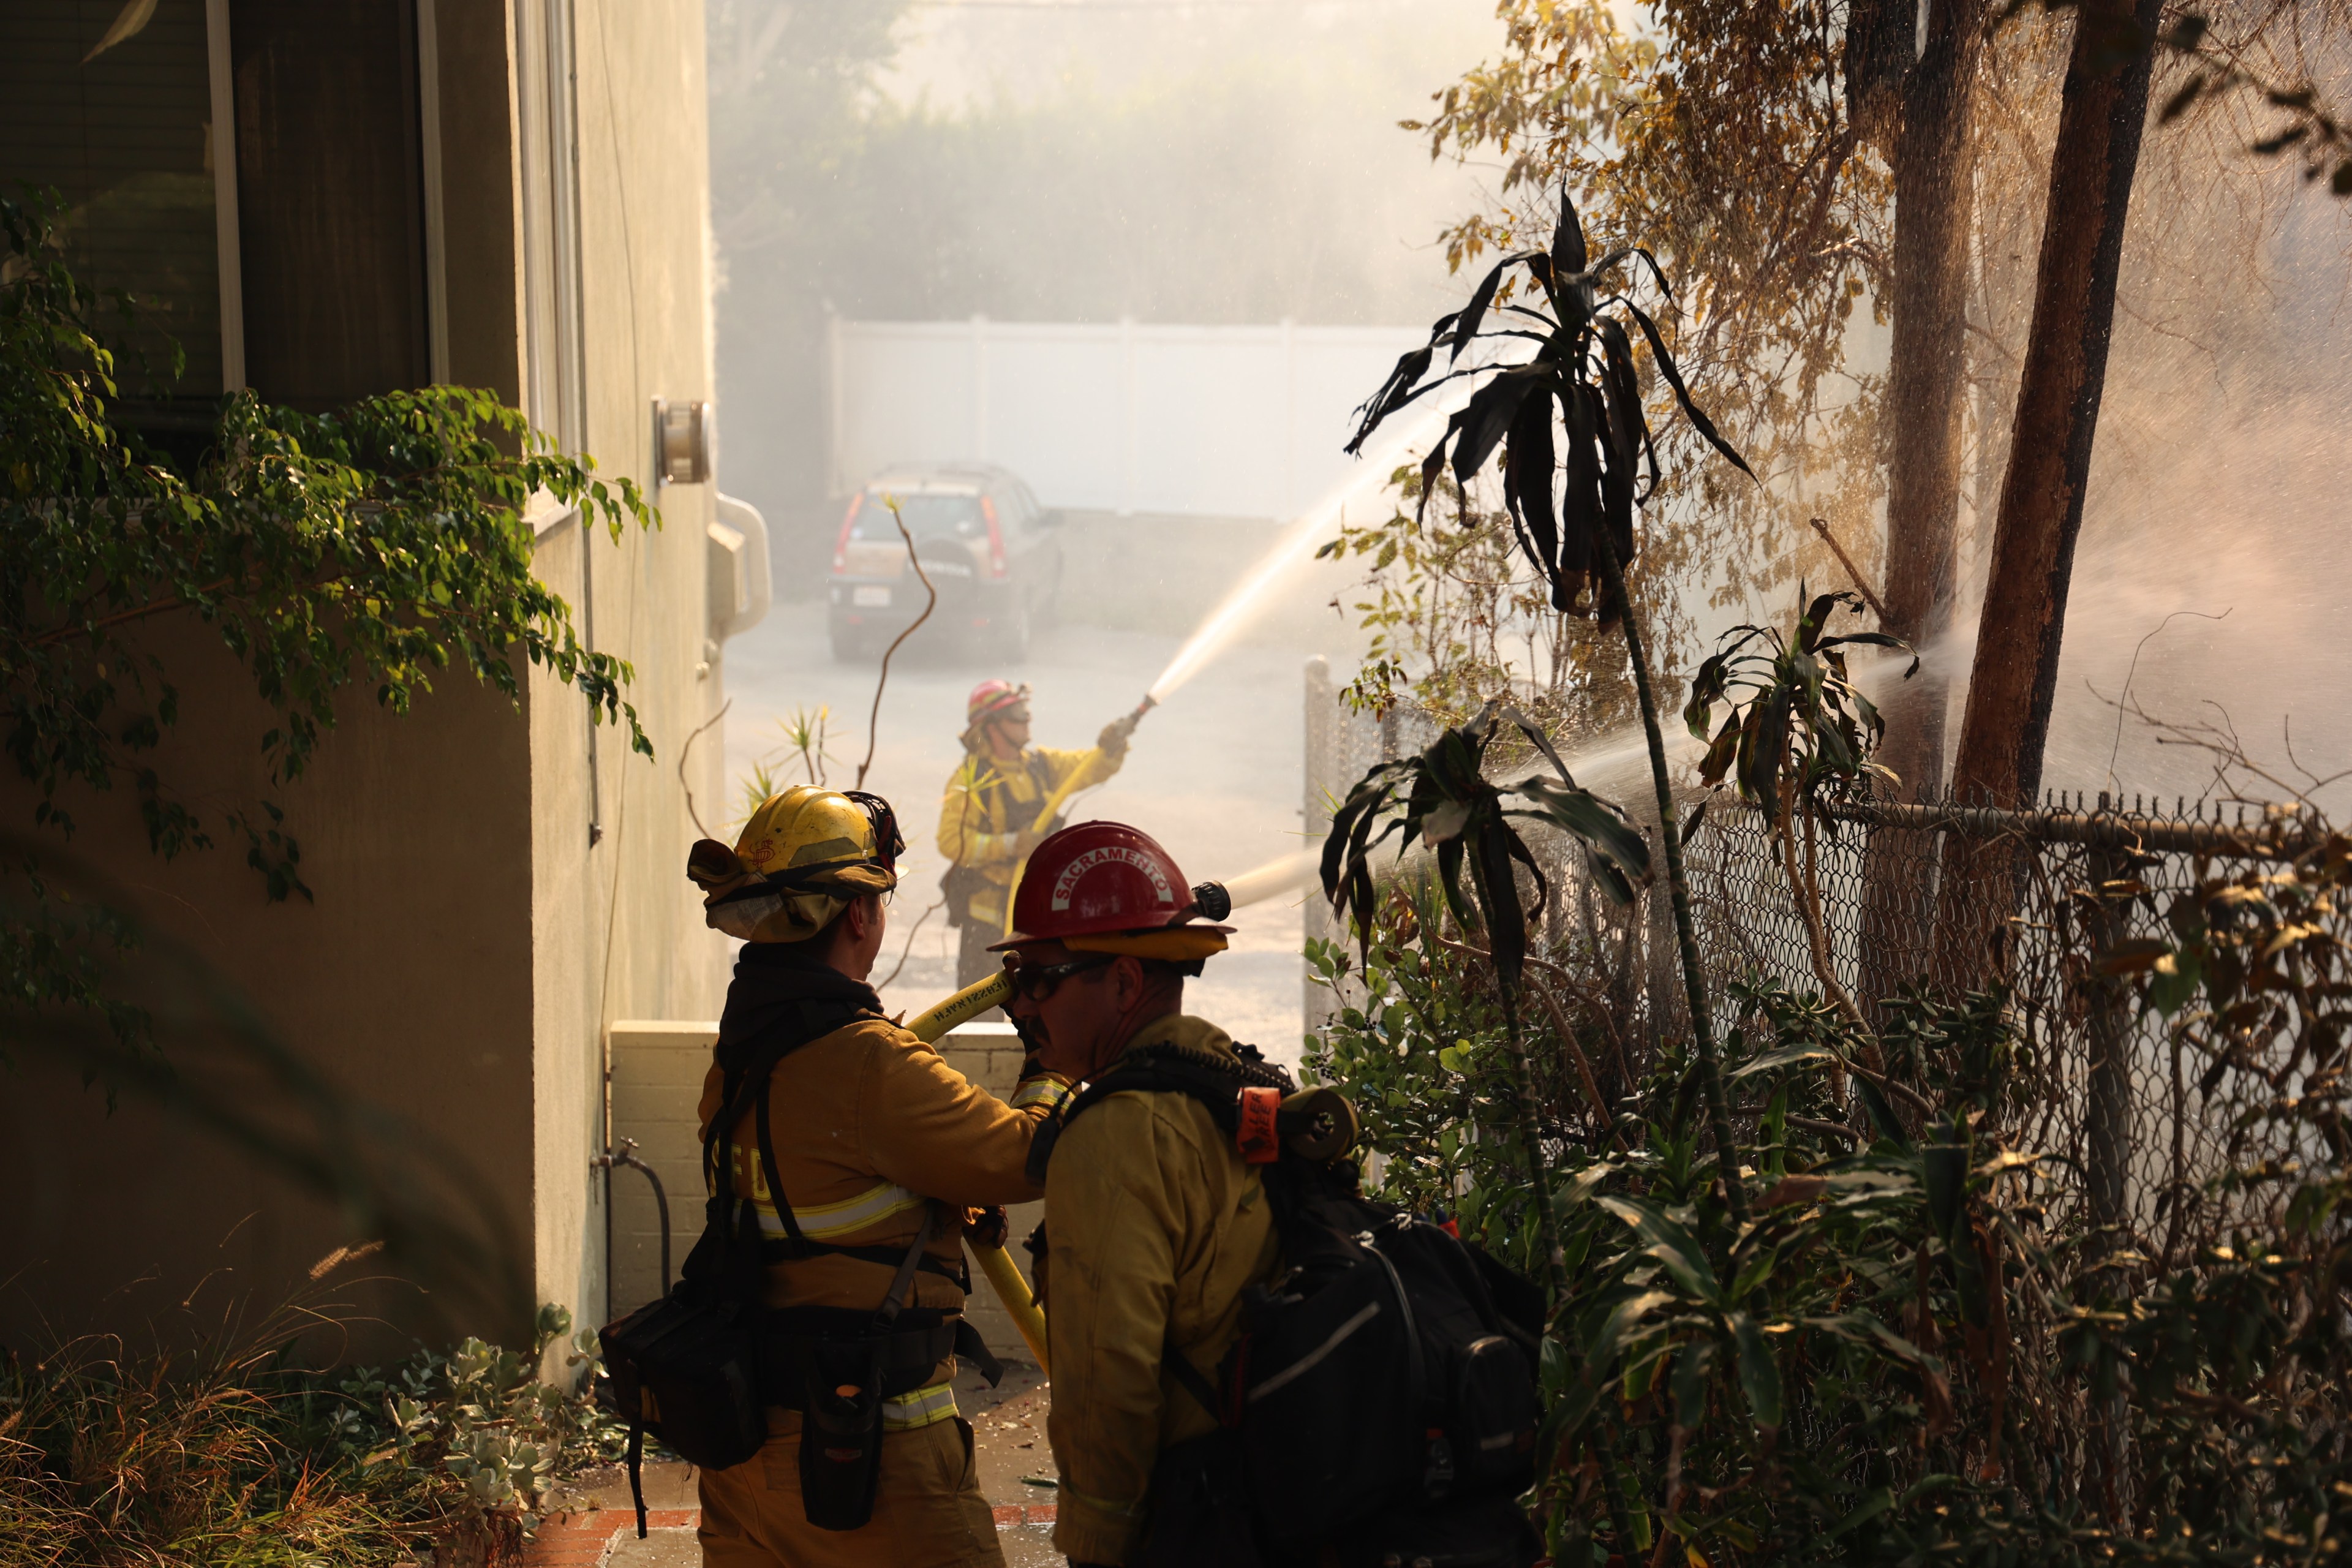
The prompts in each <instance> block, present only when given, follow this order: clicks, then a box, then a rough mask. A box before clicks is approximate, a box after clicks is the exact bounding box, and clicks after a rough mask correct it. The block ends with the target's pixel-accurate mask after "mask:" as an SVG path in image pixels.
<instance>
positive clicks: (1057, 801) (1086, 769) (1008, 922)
mask: <svg viewBox="0 0 2352 1568" xmlns="http://www.w3.org/2000/svg"><path fill="white" fill-rule="evenodd" d="M1101 755H1102V748H1101V747H1099V746H1097V747H1096V748H1095V749H1094V750H1092V751H1090V752H1087V756H1086V760H1085V761H1084V762H1082V763H1079V764H1078V765H1077V766H1076V767H1075V768H1072V769H1071V770H1070V776H1069V777H1068V778H1066V779H1064V780H1063V781H1062V782H1061V784H1060V785H1059V786H1058V787H1057V788H1056V789H1055V791H1054V793H1053V794H1051V795H1047V796H1046V797H1045V805H1044V806H1043V807H1042V808H1040V809H1039V811H1038V813H1037V820H1036V821H1034V822H1033V823H1031V824H1030V825H1029V831H1030V832H1032V833H1043V832H1044V831H1045V825H1046V824H1047V823H1049V822H1051V821H1053V820H1054V814H1055V812H1057V811H1059V810H1061V809H1062V803H1063V802H1064V801H1066V800H1067V799H1069V798H1070V794H1071V789H1072V786H1073V785H1075V784H1076V783H1077V782H1078V781H1079V780H1080V779H1082V778H1084V777H1086V776H1087V773H1090V772H1092V771H1093V769H1094V765H1095V759H1096V758H1097V757H1099V756H1101ZM1028 869H1029V862H1028V861H1026V860H1024V861H1022V862H1021V864H1019V865H1018V866H1015V867H1014V868H1013V880H1012V881H1010V882H1008V883H1006V884H1005V887H1004V934H1005V935H1007V936H1011V935H1012V934H1013V899H1014V897H1015V896H1017V895H1018V894H1019V893H1020V891H1021V879H1022V877H1023V875H1024V873H1026V872H1027V871H1028Z"/></svg>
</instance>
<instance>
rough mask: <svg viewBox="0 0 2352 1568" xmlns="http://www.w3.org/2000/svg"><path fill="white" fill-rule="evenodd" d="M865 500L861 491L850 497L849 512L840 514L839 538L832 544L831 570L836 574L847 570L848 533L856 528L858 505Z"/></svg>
mask: <svg viewBox="0 0 2352 1568" xmlns="http://www.w3.org/2000/svg"><path fill="white" fill-rule="evenodd" d="M865 499H866V496H865V493H864V492H863V491H860V492H859V493H858V494H856V495H854V496H851V497H850V498H849V510H847V511H845V512H844V513H842V516H841V537H840V538H838V539H836V540H835V541H834V542H833V569H834V570H835V571H836V572H846V571H848V570H849V534H850V531H851V530H852V529H854V528H856V526H857V508H858V504H859V503H860V502H862V501H864V500H865Z"/></svg>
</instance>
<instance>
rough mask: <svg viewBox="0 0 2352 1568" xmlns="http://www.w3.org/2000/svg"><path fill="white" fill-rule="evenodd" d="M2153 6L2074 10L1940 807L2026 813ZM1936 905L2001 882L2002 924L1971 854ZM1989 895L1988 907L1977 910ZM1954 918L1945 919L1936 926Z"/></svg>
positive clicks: (2111, 309)
mask: <svg viewBox="0 0 2352 1568" xmlns="http://www.w3.org/2000/svg"><path fill="white" fill-rule="evenodd" d="M2160 9H2161V0H2085V3H2084V5H2083V6H2082V7H2081V9H2079V10H2078V11H2077V12H2076V13H2075V19H2074V47H2073V52H2072V56H2071V58H2069V60H2068V62H2067V66H2066V81H2065V86H2064V88H2063V91H2062V96H2061V98H2060V100H2059V114H2058V138H2057V145H2056V147H2055V148H2054V150H2053V153H2052V154H2051V161H2050V195H2049V202H2048V207H2047V212H2046V216H2044V218H2043V220H2042V253H2041V258H2040V262H2039V265H2038V267H2037V268H2036V271H2035V277H2034V298H2033V324H2032V327H2031V328H2030V329H2029V331H2028V334H2027V339H2026V350H2025V369H2024V373H2023V374H2022V376H2021V379H2020V381H2019V384H2018V395H2017V413H2016V416H2015V421H2014V423H2013V425H2012V426H2011V434H2010V446H2009V470H2008V472H2007V474H2006V475H2005V476H2004V477H2003V479H2002V481H2001V488H2000V510H1999V511H1998V513H1997V514H1996V517H1995V521H1994V525H1993V541H1992V563H1991V571H1990V575H1989V576H1988V578H1987V580H1986V584H1985V602H1984V610H1983V612H1982V615H1981V616H1980V617H1979V621H1978V626H1977V651H1976V662H1975V666H1974V668H1972V669H1971V671H1970V673H1969V700H1968V709H1967V714H1966V717H1965V718H1964V720H1963V721H1962V723H1961V727H1960V746H1959V752H1958V756H1957V757H1956V758H1955V759H1954V762H1953V768H1952V781H1953V785H1954V793H1955V794H1957V795H1960V796H1961V797H1962V798H1963V799H1966V800H1969V801H1970V802H1981V803H1984V804H1988V805H2003V806H2013V807H2026V806H2030V805H2032V802H2033V797H2034V796H2035V795H2037V794H2039V793H2040V790H2041V787H2042V745H2043V742H2045V741H2046V740H2047V739H2048V736H2049V732H2050V710H2051V704H2052V702H2053V700H2054V698H2055V696H2056V694H2057V687H2058V652H2059V643H2060V639H2061V636H2062V634H2063V631H2064V629H2065V621H2066V590H2067V584H2068V580H2069V578H2070V577H2071V575H2072V574H2073V571H2074V542H2075V539H2076V537H2077V536H2078V535H2079V534H2080V533H2081V531H2082V526H2083V496H2084V487H2085V484H2086V482H2087V480H2088V479H2089V477H2090V470H2091V443H2092V440H2093V437H2095V435H2096V434H2097V431H2098V424H2099V398H2100V395H2101V393H2102V392H2103V391H2104V390H2105V384H2106V372H2107V344H2108V342H2109V339H2110V336H2111V333H2112V329H2113V326H2114V323H2115V311H2116V279H2117V277H2118V276H2119V274H2120V272H2121V270H2122V264H2123V246H2124V225H2125V219H2126V216H2128V214H2129V211H2130V207H2131V187H2132V176H2133V174H2134V173H2135V172H2136V171H2137V168H2138V166H2139V144H2140V133H2141V132H2142V131H2143V129H2145V127H2146V125H2147V95H2148V85H2149V81H2150V79H2151V77H2152V76H2153V74H2154V70H2155V56H2154V50H2153V48H2152V47H2151V40H2152V39H2153V37H2154V36H2155V31H2156V25H2157V20H2158V15H2159V12H2160ZM2005 866H2006V859H2005V852H2004V851H2003V850H2002V848H2001V847H2000V845H1998V844H1988V845H1983V846H1979V847H1976V848H1975V849H1972V850H1971V851H1970V852H1969V864H1968V865H1967V866H1966V868H1956V869H1959V874H1958V875H1955V876H1948V877H1947V878H1946V880H1945V891H1946V893H1947V895H1948V897H1952V898H1958V897H1961V896H1963V894H1964V890H1965V889H1967V888H1968V887H1969V885H1970V884H1971V883H1979V882H1980V881H1981V880H1982V879H1990V878H2000V879H2001V881H2000V886H1985V887H1982V888H1981V890H1980V891H1979V896H1978V897H1976V898H1974V899H1970V900H1967V901H1968V902H1969V903H1972V904H1974V905H1975V906H1976V907H1977V908H1979V909H1980V910H1993V911H2000V910H2006V909H2007V907H2008V900H2007V898H2006V897H2005V896H2004V895H2003V892H2002V889H2003V888H2004V887H2005V885H2006V879H2005V875H2004V872H2005ZM1986 893H1990V894H1991V895H1992V896H1991V897H1990V898H1987V897H1984V896H1983V895H1984V894H1986ZM1950 912H1952V913H1957V909H1955V910H1952V911H1950ZM1937 927H1938V929H1939V931H1940V932H1941V933H1942V934H1943V935H1944V936H1945V938H1946V939H1947V940H1951V941H1955V942H1961V943H1965V944H1967V947H1968V948H1969V949H1973V951H1968V950H1965V949H1964V950H1961V951H1957V952H1954V953H1953V957H1954V958H1956V959H1957V960H1958V961H1960V962H1961V963H1963V964H1964V965H1965V966H1966V968H1967V969H1969V970H1973V969H1976V968H1977V967H1978V966H1979V965H1980V964H1981V963H1982V961H1983V957H1984V950H1983V949H1982V947H1981V946H1979V945H1978V944H1979V943H1980V942H1981V941H1982V940H1983V939H1984V938H1985V937H1986V936H1988V935H1989V934H1990V932H1989V930H1988V929H1986V928H1985V926H1984V923H1983V921H1982V920H1981V919H1979V921H1977V922H1976V923H1975V926H1974V928H1973V929H1964V928H1963V926H1962V925H1961V923H1960V922H1958V921H1954V920H1951V919H1939V920H1938V921H1937Z"/></svg>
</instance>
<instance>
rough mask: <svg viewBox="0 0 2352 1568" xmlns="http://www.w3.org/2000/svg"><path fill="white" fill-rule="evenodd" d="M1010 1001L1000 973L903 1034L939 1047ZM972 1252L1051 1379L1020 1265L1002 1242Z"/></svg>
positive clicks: (1041, 1329)
mask: <svg viewBox="0 0 2352 1568" xmlns="http://www.w3.org/2000/svg"><path fill="white" fill-rule="evenodd" d="M1012 996H1013V982H1012V981H1011V979H1009V978H1008V977H1007V976H1006V975H1005V973H1003V971H1002V970H1000V971H998V972H997V973H994V974H992V975H990V976H989V977H988V978H987V979H985V980H982V981H977V982H975V983H973V984H970V985H967V986H965V987H964V988H963V989H962V990H961V991H959V992H957V993H956V994H954V995H952V996H950V997H949V998H948V999H947V1000H946V1001H944V1002H940V1003H936V1004H934V1005H931V1006H929V1007H927V1008H925V1009H924V1010H923V1011H921V1012H919V1013H918V1014H916V1015H915V1016H913V1017H912V1018H909V1019H908V1020H907V1030H908V1033H909V1034H911V1035H913V1036H914V1037H916V1038H917V1039H919V1040H921V1041H923V1042H924V1043H925V1044H926V1045H937V1044H938V1043H939V1042H940V1040H941V1039H942V1038H944V1037H946V1036H947V1035H948V1033H949V1032H950V1030H953V1029H955V1028H956V1027H958V1026H961V1025H963V1024H968V1023H970V1022H971V1020H972V1019H974V1018H976V1017H978V1016H980V1015H981V1014H982V1013H985V1012H987V1011H988V1010H989V1009H990V1008H991V1007H994V1006H997V1005H1001V1004H1003V1003H1004V1002H1007V1001H1009V1000H1011V999H1012ZM971 1250H972V1252H973V1253H974V1254H975V1255H976V1256H977V1258H979V1261H980V1271H981V1272H982V1274H985V1275H987V1276H988V1282H989V1283H990V1284H991V1285H992V1286H994V1287H995V1288H996V1299H997V1300H1000V1301H1002V1302H1003V1303H1004V1310H1005V1312H1006V1313H1007V1314H1008V1315H1009V1316H1010V1317H1011V1318H1012V1319H1013V1327H1014V1328H1016V1329H1018V1330H1020V1331H1021V1341H1022V1342H1023V1343H1024V1344H1025V1345H1027V1346H1028V1347H1029V1353H1030V1354H1031V1355H1033V1356H1034V1357H1036V1358H1037V1370H1038V1371H1040V1372H1043V1373H1046V1375H1048V1376H1051V1375H1052V1371H1051V1369H1050V1368H1049V1367H1048V1366H1047V1365H1046V1364H1045V1313H1044V1312H1043V1311H1042V1310H1039V1309H1038V1306H1037V1298H1036V1295H1035V1293H1034V1292H1033V1291H1032V1290H1031V1289H1029V1281H1028V1280H1026V1279H1023V1278H1022V1277H1021V1266H1020V1265H1019V1264H1017V1263H1015V1262H1013V1254H1012V1253H1011V1252H1010V1251H1009V1250H1007V1249H1006V1247H1004V1245H1003V1242H1001V1241H1000V1242H998V1243H997V1244H996V1245H995V1246H993V1247H991V1246H988V1245H986V1244H984V1243H982V1242H979V1241H973V1242H972V1243H971Z"/></svg>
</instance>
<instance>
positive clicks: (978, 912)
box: [940, 680, 1143, 987]
mask: <svg viewBox="0 0 2352 1568" xmlns="http://www.w3.org/2000/svg"><path fill="white" fill-rule="evenodd" d="M1142 716H1143V710H1141V709H1138V710H1136V711H1135V712H1133V713H1130V714H1128V715H1127V716H1126V717H1124V718H1120V719H1114V720H1112V721H1110V722H1109V723H1108V724H1106V725H1104V726H1103V731H1102V733H1101V734H1100V735H1098V736H1097V737H1096V740H1095V746H1094V749H1093V750H1092V751H1087V752H1065V751H1058V750H1055V748H1053V747H1050V746H1033V745H1031V744H1030V743H1029V688H1027V687H1026V686H1015V685H1013V683H1012V682H1010V681H1006V680H983V681H982V682H981V683H980V684H979V685H978V686H975V687H973V688H972V690H971V696H970V697H969V698H967V699H966V700H965V702H964V731H963V748H964V759H963V761H962V763H960V764H959V765H958V766H957V768H956V771H955V773H953V774H952V775H951V776H950V778H949V779H948V784H947V789H946V792H945V793H944V795H942V796H941V798H940V854H941V855H942V856H944V857H945V858H946V859H947V863H948V872H947V877H946V879H945V880H944V881H943V882H942V883H941V890H942V891H943V892H944V893H945V894H946V895H947V905H948V923H949V924H950V925H952V926H957V927H961V930H962V933H963V940H962V942H961V943H960V944H959V946H958V948H957V952H956V984H957V985H958V986H959V987H961V986H965V985H970V984H972V982H974V981H976V980H985V979H987V978H988V976H990V975H991V974H993V973H996V970H997V968H998V960H997V958H996V955H995V954H993V953H992V952H989V951H988V946H989V943H991V942H995V941H996V940H998V939H999V938H1000V937H1002V936H1003V934H1004V906H1005V899H1006V896H1007V894H1008V892H1009V890H1010V889H1011V888H1012V886H1013V877H1014V875H1015V874H1016V873H1018V872H1019V870H1020V869H1021V867H1022V865H1023V863H1024V862H1025V861H1026V860H1027V859H1028V858H1029V852H1030V851H1031V850H1033V849H1034V848H1036V847H1037V846H1038V845H1039V844H1041V843H1043V842H1044V841H1045V839H1046V838H1047V837H1050V836H1051V835H1052V834H1053V833H1054V831H1055V829H1056V828H1057V827H1059V826H1061V825H1060V824H1059V823H1058V822H1047V823H1042V824H1041V823H1040V822H1039V821H1038V820H1037V816H1038V813H1039V812H1041V811H1042V810H1044V809H1045V804H1046V802H1048V801H1049V800H1051V799H1052V798H1053V796H1054V795H1055V793H1056V792H1057V791H1058V792H1062V793H1064V794H1065V795H1066V794H1068V793H1071V792H1075V791H1076V790H1081V789H1085V788H1087V786H1089V785H1092V784H1100V783H1102V782H1103V781H1104V780H1105V779H1108V778H1109V777H1110V776H1111V775H1112V774H1113V773H1118V770H1119V764H1120V763H1124V762H1126V761H1127V743H1128V740H1129V737H1130V736H1132V735H1133V734H1134V733H1135V725H1136V721H1137V720H1139V719H1140V718H1141V717H1142Z"/></svg>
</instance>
